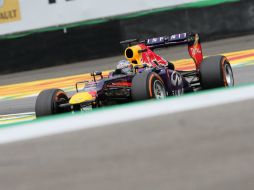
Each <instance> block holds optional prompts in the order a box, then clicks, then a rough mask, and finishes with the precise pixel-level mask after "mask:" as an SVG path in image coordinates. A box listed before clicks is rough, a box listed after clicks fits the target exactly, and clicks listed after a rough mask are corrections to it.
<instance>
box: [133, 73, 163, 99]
mask: <svg viewBox="0 0 254 190" xmlns="http://www.w3.org/2000/svg"><path fill="white" fill-rule="evenodd" d="M155 83H158V84H159V85H160V86H161V88H162V90H163V93H164V94H165V96H166V90H165V85H164V82H163V80H162V79H161V77H160V76H159V75H158V74H156V73H154V72H147V71H144V72H142V73H139V74H136V75H135V76H134V78H133V80H132V87H131V96H132V100H133V101H140V100H147V99H152V98H156V95H155V91H154V84H155Z"/></svg>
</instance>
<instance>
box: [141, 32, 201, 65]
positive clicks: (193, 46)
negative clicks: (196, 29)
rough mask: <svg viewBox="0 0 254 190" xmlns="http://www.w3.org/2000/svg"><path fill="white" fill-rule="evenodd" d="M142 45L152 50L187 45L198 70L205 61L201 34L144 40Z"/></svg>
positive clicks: (175, 35) (184, 34) (185, 34)
mask: <svg viewBox="0 0 254 190" xmlns="http://www.w3.org/2000/svg"><path fill="white" fill-rule="evenodd" d="M142 43H144V44H145V45H146V46H147V47H149V48H150V49H156V48H164V47H171V46H177V45H183V44H187V45H188V51H189V54H190V56H191V58H192V59H193V60H194V62H195V64H196V68H197V69H199V68H200V64H201V62H202V61H203V53H202V47H201V43H200V38H199V34H197V33H196V34H195V33H182V34H174V35H170V36H163V37H158V38H149V39H146V40H144V41H143V42H142Z"/></svg>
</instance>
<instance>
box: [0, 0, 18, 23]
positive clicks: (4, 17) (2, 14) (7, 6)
mask: <svg viewBox="0 0 254 190" xmlns="http://www.w3.org/2000/svg"><path fill="white" fill-rule="evenodd" d="M18 20H21V16H20V7H19V0H0V24H1V23H8V22H14V21H18Z"/></svg>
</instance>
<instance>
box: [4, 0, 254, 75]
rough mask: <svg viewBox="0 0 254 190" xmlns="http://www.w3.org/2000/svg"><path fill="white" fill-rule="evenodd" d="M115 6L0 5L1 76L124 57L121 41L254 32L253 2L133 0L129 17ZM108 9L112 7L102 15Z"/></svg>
mask: <svg viewBox="0 0 254 190" xmlns="http://www.w3.org/2000/svg"><path fill="white" fill-rule="evenodd" d="M111 1H112V2H114V3H115V6H116V7H115V6H109V5H111V4H108V5H106V4H104V2H105V1H103V3H101V2H100V3H97V4H96V2H97V1H93V3H94V4H93V5H94V8H93V9H89V6H88V5H86V4H75V3H77V2H79V3H80V2H86V1H84V0H45V1H43V0H40V1H36V3H37V6H39V7H40V9H38V10H37V9H36V6H35V1H34V0H5V1H3V0H2V1H1V0H0V29H1V30H0V34H2V35H1V36H0V38H1V40H0V52H1V58H0V60H1V62H0V64H1V70H0V73H10V72H17V71H22V70H29V69H35V68H40V67H48V66H53V65H60V64H71V63H73V62H77V61H83V60H87V59H93V58H100V57H106V56H113V55H117V54H120V53H122V47H121V46H120V44H119V41H121V40H125V39H128V38H140V39H143V38H147V37H151V36H161V35H168V34H172V33H180V32H185V31H193V32H199V33H201V37H202V38H203V40H212V39H214V38H223V37H227V36H234V35H241V34H246V33H252V32H253V31H254V30H253V29H254V2H253V1H252V0H242V1H235V0H233V1H232V0H229V1H225V0H224V1H222V0H203V1H200V0H197V1H195V0H194V1H195V2H194V1H193V0H183V1H177V2H178V3H180V4H172V1H169V0H168V1H166V0H159V1H161V2H160V4H159V3H158V4H159V5H160V6H158V5H157V4H154V2H155V1H148V0H129V1H128V2H129V3H128V4H130V1H133V3H135V6H130V7H128V12H124V11H126V10H127V8H126V7H125V6H123V7H125V8H122V9H117V8H119V7H121V4H119V3H117V2H119V0H109V1H107V2H110V3H112V2H111ZM134 1H135V2H134ZM144 1H146V2H148V3H147V4H146V6H143V5H142V3H144ZM6 2H12V6H11V7H10V4H9V5H8V6H9V7H8V6H4V5H7V4H4V3H6ZM24 2H28V3H29V5H30V8H29V9H25V8H24V4H23V3H24ZM39 2H44V4H40V3H39ZM45 2H46V3H45ZM89 2H90V1H89ZM122 2H124V1H122ZM126 2H127V1H126ZM152 2H153V3H152ZM156 2H158V0H157V1H156ZM163 2H164V4H163ZM167 2H168V3H171V4H165V3H167ZM149 3H150V4H149ZM186 3H187V4H186ZM74 4H75V6H74ZM98 4H100V6H98ZM128 4H126V6H128ZM60 5H61V6H60ZM78 5H79V7H78ZM138 5H142V6H138ZM43 6H47V7H50V9H51V11H50V10H46V11H45V9H44V8H43ZM58 6H60V7H62V8H59V7H58ZM63 7H65V9H64V8H63ZM70 7H71V8H70ZM80 7H81V8H80ZM105 7H110V8H108V9H107V10H105V11H104V12H103V11H102V10H104V8H105ZM114 7H115V8H116V11H115V12H114V11H113V9H114ZM137 7H142V9H140V8H139V9H137ZM10 8H12V9H10ZM79 8H80V9H79ZM23 10H27V11H23ZM31 10H33V11H32V12H31ZM39 10H40V11H42V12H43V14H42V12H40V11H39ZM67 10H68V11H67ZM93 10H97V12H99V13H100V14H99V15H98V14H95V13H94V11H93ZM4 11H5V12H4ZM6 11H7V12H8V11H9V12H8V13H7V12H6ZM29 11H30V12H29ZM37 11H38V12H37ZM36 12H37V13H36ZM1 13H2V14H1ZM32 13H36V14H32ZM53 13H54V14H53ZM85 13H87V14H85ZM93 13H94V14H93ZM29 14H30V15H29ZM72 14H73V15H72ZM119 14H121V15H119ZM26 15H29V16H26ZM70 15H72V16H70ZM48 17H50V18H48ZM6 18H7V20H8V22H7V21H6ZM61 18H62V19H61ZM45 20H46V21H47V22H46V21H45Z"/></svg>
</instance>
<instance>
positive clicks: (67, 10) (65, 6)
mask: <svg viewBox="0 0 254 190" xmlns="http://www.w3.org/2000/svg"><path fill="white" fill-rule="evenodd" d="M1 1H3V0H1ZM4 1H19V5H20V14H21V19H20V20H18V21H12V22H7V23H6V22H5V23H0V35H2V34H9V33H15V32H22V31H27V30H31V29H38V28H44V27H49V26H56V25H62V24H69V23H73V22H78V21H85V20H92V19H96V18H104V17H109V16H116V15H122V14H127V13H133V12H138V11H141V10H150V9H155V8H161V7H168V6H175V5H180V4H184V3H190V2H195V1H201V0H177V1H176V0H69V1H66V0H56V1H57V3H56V4H49V3H48V0H4ZM0 6H1V5H0ZM0 13H1V10H0Z"/></svg>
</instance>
